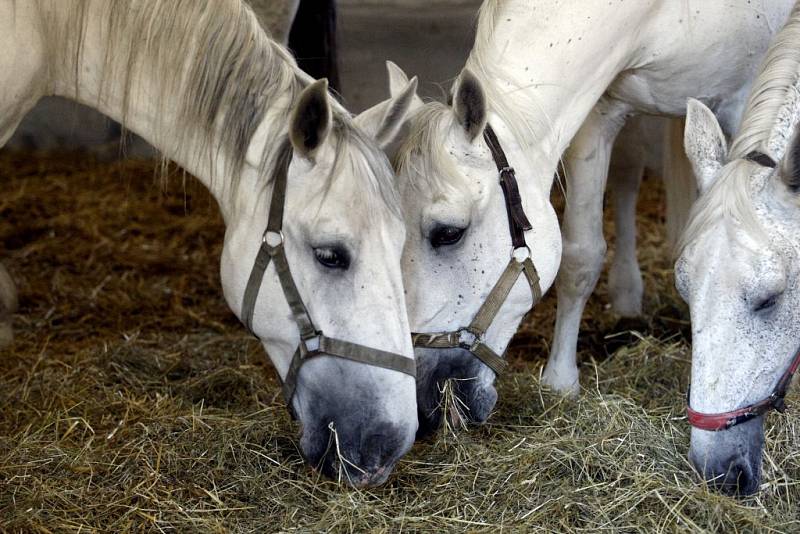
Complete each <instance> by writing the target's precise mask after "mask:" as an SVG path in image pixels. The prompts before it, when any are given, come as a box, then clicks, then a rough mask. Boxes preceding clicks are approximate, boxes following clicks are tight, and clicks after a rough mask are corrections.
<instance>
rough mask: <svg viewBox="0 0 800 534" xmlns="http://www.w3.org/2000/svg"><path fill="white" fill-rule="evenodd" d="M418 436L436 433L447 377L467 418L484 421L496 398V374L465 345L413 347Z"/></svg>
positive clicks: (425, 436)
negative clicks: (433, 347) (430, 347)
mask: <svg viewBox="0 0 800 534" xmlns="http://www.w3.org/2000/svg"><path fill="white" fill-rule="evenodd" d="M414 352H415V356H416V358H417V412H418V417H419V429H418V430H417V439H425V438H427V437H430V436H431V435H433V434H435V433H436V431H437V430H438V429H439V426H440V425H441V423H442V414H443V412H442V408H443V399H442V392H443V390H444V385H445V383H446V382H447V380H448V379H453V390H454V392H455V394H456V396H457V397H458V399H459V400H460V401H461V403H463V405H462V406H461V408H462V410H461V411H463V412H464V413H463V415H464V416H466V419H467V421H468V422H471V423H483V422H484V421H486V419H488V418H489V415H490V414H491V413H492V410H493V409H494V406H495V403H496V402H497V391H496V390H495V387H494V379H495V375H494V372H492V371H491V370H490V369H489V368H488V367H487V366H486V365H485V364H484V363H483V362H481V361H480V360H478V359H477V358H476V357H475V356H474V355H473V354H472V353H470V352H469V351H467V350H465V349H460V348H451V349H427V348H416V349H415V350H414Z"/></svg>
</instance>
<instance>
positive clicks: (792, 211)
mask: <svg viewBox="0 0 800 534" xmlns="http://www.w3.org/2000/svg"><path fill="white" fill-rule="evenodd" d="M798 95H800V7H798V8H796V9H795V10H794V11H793V13H792V15H791V18H790V19H789V22H788V24H787V25H786V27H785V28H784V29H783V30H782V31H781V32H780V33H779V34H778V36H777V38H776V40H775V43H774V44H773V45H772V47H771V48H770V51H769V53H768V55H767V59H766V61H765V62H764V65H763V67H762V70H761V73H760V74H759V76H758V78H757V79H756V81H755V84H754V86H753V90H752V92H751V94H750V99H749V101H748V104H747V108H746V109H745V113H744V118H743V121H742V125H741V127H740V129H739V133H738V134H737V136H736V137H735V138H734V140H733V142H732V143H731V146H730V148H729V149H728V148H726V146H727V143H726V140H725V137H724V136H723V135H722V130H721V128H720V126H719V124H718V122H717V119H716V118H715V117H714V114H713V113H711V111H710V110H709V109H708V108H706V107H705V106H704V105H703V104H701V103H700V102H697V101H693V102H691V103H690V105H689V113H688V115H687V119H686V133H685V137H686V141H685V144H686V153H687V154H688V156H689V159H690V161H691V162H692V165H693V167H694V171H695V174H696V176H697V179H698V185H699V187H700V190H701V196H700V198H699V199H698V201H697V203H696V204H695V206H694V208H693V210H692V214H691V218H690V220H689V223H688V226H687V228H686V230H685V232H684V234H683V236H682V238H681V242H680V243H679V251H680V255H679V258H678V260H677V262H676V264H675V283H676V285H677V287H678V290H679V291H680V294H681V296H682V297H683V298H684V300H686V302H687V303H688V304H689V309H690V311H691V316H692V377H691V391H690V393H689V395H688V404H689V407H688V416H689V417H688V418H689V423H690V424H691V425H692V427H693V428H692V436H691V447H690V452H689V458H690V459H691V461H692V464H693V465H694V466H695V469H697V471H698V472H699V473H700V474H701V475H702V476H703V478H704V479H705V480H707V481H708V483H709V484H710V485H713V486H716V487H718V488H720V489H722V490H723V491H725V492H727V493H736V494H750V493H754V492H755V491H757V490H758V488H759V485H760V482H761V456H762V454H761V453H762V450H763V445H764V415H765V414H766V413H767V412H769V411H770V410H772V409H776V410H778V411H783V409H784V401H783V398H784V396H785V395H786V391H787V389H788V387H789V384H790V382H791V379H792V376H793V375H794V373H795V372H796V371H797V369H798V367H800V352H798V344H800V328H798V325H799V324H800V196H798V191H800V137H798V135H797V131H798V128H797V125H798V122H800V98H799V97H798Z"/></svg>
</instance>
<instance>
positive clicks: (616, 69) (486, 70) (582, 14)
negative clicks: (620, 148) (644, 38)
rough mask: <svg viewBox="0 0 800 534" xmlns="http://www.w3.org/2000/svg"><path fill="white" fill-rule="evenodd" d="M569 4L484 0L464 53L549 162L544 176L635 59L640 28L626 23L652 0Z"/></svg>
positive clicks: (638, 19)
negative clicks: (473, 36)
mask: <svg viewBox="0 0 800 534" xmlns="http://www.w3.org/2000/svg"><path fill="white" fill-rule="evenodd" d="M567 4H568V5H564V2H556V1H552V0H549V1H542V2H537V6H536V10H535V11H533V12H532V11H531V5H530V2H529V1H527V0H507V1H504V2H502V3H501V2H498V1H497V0H487V2H486V4H485V6H484V8H483V9H482V12H481V17H480V21H479V24H478V30H477V36H476V41H475V46H474V47H473V50H472V52H471V53H470V57H469V59H468V61H467V68H469V69H471V70H472V71H473V72H474V73H475V74H476V75H477V76H478V77H479V78H480V79H481V81H482V82H483V84H484V88H485V90H486V93H487V98H488V100H489V106H490V107H491V108H492V109H493V110H494V111H495V112H496V113H497V114H498V115H499V116H501V117H503V118H504V119H505V121H506V122H507V123H508V124H509V127H510V128H511V130H513V131H514V134H515V136H516V137H517V138H518V140H519V142H520V144H522V145H524V146H528V147H530V149H532V150H534V152H535V153H534V154H530V155H531V157H532V159H534V160H537V161H538V162H539V163H541V159H542V157H544V158H545V159H546V160H547V162H548V163H549V164H551V165H552V169H548V170H547V171H545V172H546V175H547V176H548V177H552V176H553V175H554V173H553V172H549V170H552V171H555V166H556V163H557V161H558V158H559V157H560V156H561V154H562V153H563V152H564V150H565V149H566V147H567V146H568V145H569V143H570V141H571V140H572V138H573V137H574V135H575V134H576V133H577V131H578V129H579V128H580V126H581V124H582V123H583V122H584V120H585V119H586V117H587V116H588V114H589V113H590V112H591V110H592V108H593V107H594V106H595V104H596V103H597V102H598V100H599V99H600V97H601V96H602V95H603V94H604V93H605V92H606V90H607V89H608V87H609V85H611V84H612V82H613V81H614V79H615V78H616V77H617V76H618V75H619V73H620V72H622V71H623V70H625V69H626V68H629V66H630V65H631V63H632V62H633V61H635V57H636V51H637V48H638V42H639V39H640V32H636V31H631V28H637V26H638V25H640V24H642V23H644V22H645V20H646V17H647V16H648V13H650V12H651V11H652V4H653V1H652V0H642V1H637V2H625V3H622V4H619V5H618V4H617V3H614V5H613V6H611V5H606V3H605V2H603V3H602V4H603V5H602V6H601V5H599V4H600V3H596V4H598V5H597V6H596V7H587V6H586V5H585V4H586V3H585V2H577V1H573V2H567ZM593 4H594V3H593ZM597 28H603V29H602V31H597ZM529 153H530V150H529ZM543 171H544V169H543ZM548 179H549V178H548Z"/></svg>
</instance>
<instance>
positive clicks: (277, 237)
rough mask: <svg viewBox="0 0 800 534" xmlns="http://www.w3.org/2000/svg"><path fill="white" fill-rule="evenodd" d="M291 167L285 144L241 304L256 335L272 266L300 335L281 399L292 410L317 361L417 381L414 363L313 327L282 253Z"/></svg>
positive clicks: (245, 316)
mask: <svg viewBox="0 0 800 534" xmlns="http://www.w3.org/2000/svg"><path fill="white" fill-rule="evenodd" d="M291 161H292V147H291V144H290V143H289V142H288V140H286V141H284V144H283V145H282V147H281V149H280V152H279V156H278V161H277V166H276V172H275V176H274V186H273V190H272V198H271V200H270V208H269V216H268V219H267V228H266V230H264V235H263V237H262V239H261V247H260V248H259V249H258V254H257V255H256V259H255V262H254V264H253V269H252V271H250V278H249V279H248V281H247V286H246V287H245V291H244V298H243V299H242V322H243V323H244V325H245V327H247V329H248V330H249V331H250V332H252V331H253V315H254V314H255V307H256V302H257V300H258V293H259V291H260V289H261V284H262V281H263V280H264V273H265V272H266V270H267V267H269V265H270V263H272V264H273V265H274V266H275V273H276V274H277V275H278V280H279V281H280V284H281V288H282V289H283V295H284V297H285V298H286V302H287V303H288V304H289V308H290V309H291V311H292V317H293V318H294V321H295V323H296V324H297V329H298V330H299V332H300V345H299V346H298V347H297V350H295V352H294V355H293V356H292V361H291V363H290V364H289V370H288V371H287V373H286V377H285V378H284V379H283V397H284V399H285V400H286V404H287V405H288V406H289V407H290V410H291V405H292V398H293V397H294V393H295V390H296V389H297V377H298V374H299V373H300V368H301V367H302V366H303V364H304V363H305V362H307V361H308V360H310V359H311V358H315V357H317V356H333V357H336V358H341V359H343V360H350V361H353V362H358V363H364V364H367V365H371V366H373V367H381V368H384V369H389V370H392V371H398V372H401V373H405V374H407V375H410V376H412V377H416V364H415V362H414V360H413V359H412V358H407V357H405V356H403V355H401V354H395V353H393V352H387V351H384V350H380V349H376V348H373V347H367V346H364V345H359V344H357V343H351V342H349V341H344V340H342V339H336V338H331V337H327V336H326V335H324V334H323V333H322V331H321V330H318V329H317V328H316V327H315V326H314V322H313V321H312V320H311V315H310V314H309V313H308V309H307V308H306V306H305V304H304V303H303V299H302V297H301V296H300V292H299V291H298V290H297V285H296V284H295V282H294V278H292V273H291V271H290V270H289V262H288V260H287V258H286V250H285V248H284V237H283V231H282V227H283V207H284V203H285V198H286V177H287V173H288V170H289V164H290V163H291Z"/></svg>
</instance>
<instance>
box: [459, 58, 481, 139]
mask: <svg viewBox="0 0 800 534" xmlns="http://www.w3.org/2000/svg"><path fill="white" fill-rule="evenodd" d="M453 111H454V112H455V114H456V119H457V120H458V123H459V124H460V125H461V127H462V128H464V132H465V133H466V134H467V139H469V141H470V142H472V141H474V140H475V138H476V137H478V136H479V135H480V134H481V133H483V128H484V126H486V95H485V94H484V92H483V87H481V82H480V81H478V78H476V77H475V75H474V74H472V72H470V71H469V70H468V69H464V70H463V71H462V72H461V76H459V78H458V86H457V87H456V92H455V98H454V99H453Z"/></svg>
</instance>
